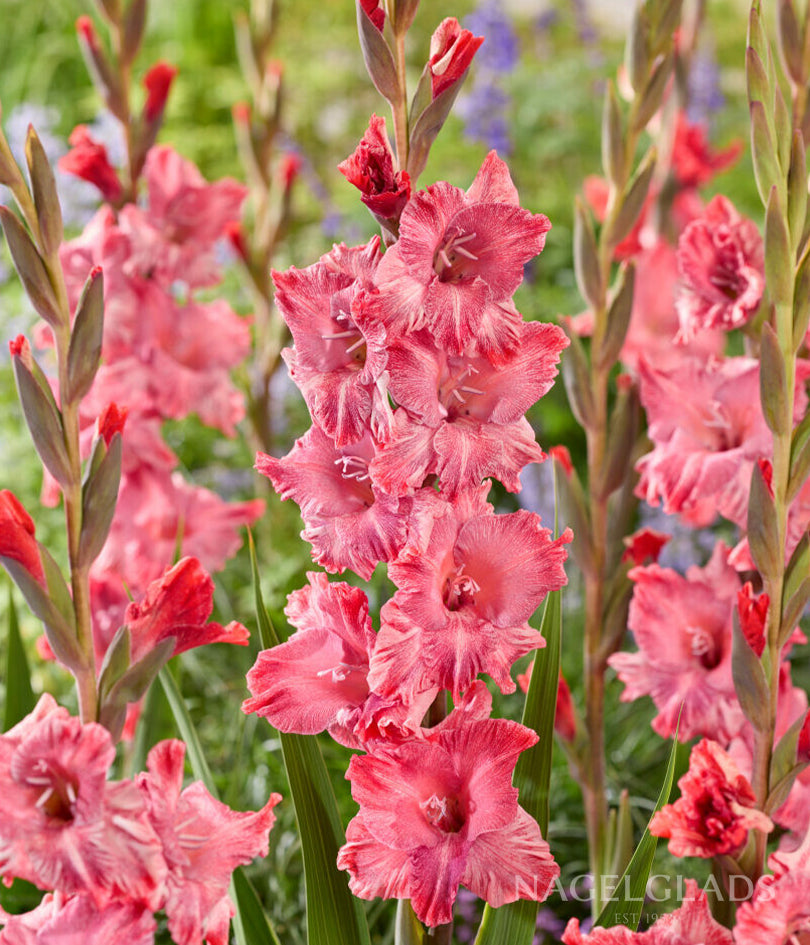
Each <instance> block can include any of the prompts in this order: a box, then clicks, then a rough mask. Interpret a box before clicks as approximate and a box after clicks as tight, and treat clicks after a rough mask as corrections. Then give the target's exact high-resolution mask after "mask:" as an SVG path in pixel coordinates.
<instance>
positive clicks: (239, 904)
mask: <svg viewBox="0 0 810 945" xmlns="http://www.w3.org/2000/svg"><path fill="white" fill-rule="evenodd" d="M158 679H159V680H160V684H161V686H163V691H164V692H165V693H166V698H167V699H168V702H169V705H170V706H171V709H172V713H173V714H174V720H175V722H176V723H177V728H178V729H179V731H180V735H181V737H182V739H183V741H184V742H185V743H186V756H187V757H188V760H189V764H190V765H191V770H192V772H193V774H194V777H195V778H197V779H198V780H199V781H202V782H203V784H204V785H205V786H206V788H207V789H208V792H209V793H210V794H211V796H212V797H215V798H217V799H219V794H218V792H217V788H216V785H215V784H214V777H213V775H212V774H211V769H210V768H209V767H208V762H207V761H206V760H205V755H204V754H203V750H202V745H201V744H200V739H199V736H198V735H197V731H196V729H195V728H194V723H193V722H192V721H191V716H190V715H189V714H188V707H187V706H186V702H185V699H183V696H182V694H181V692H180V690H179V689H178V687H177V683H176V682H175V681H174V677H173V676H172V674H171V673H170V672H169V668H168V667H167V666H164V667H163V669H161V670H160V672H159V673H158ZM229 891H230V895H231V899H233V901H234V903H235V905H236V915H235V916H234V919H233V925H234V932H235V933H236V941H237V943H238V945H279V941H278V938H277V937H276V934H275V932H274V931H273V927H272V925H271V923H270V920H269V919H268V917H267V915H266V913H265V912H264V910H263V908H262V904H261V902H260V901H259V898H258V896H257V895H256V890H255V889H254V888H253V885H252V884H251V883H250V881H249V880H248V878H247V877H246V876H245V875H244V874H243V873H242V870H241V868H237V869H236V870H235V871H234V874H233V878H232V879H231V884H230V890H229ZM243 910H244V911H243Z"/></svg>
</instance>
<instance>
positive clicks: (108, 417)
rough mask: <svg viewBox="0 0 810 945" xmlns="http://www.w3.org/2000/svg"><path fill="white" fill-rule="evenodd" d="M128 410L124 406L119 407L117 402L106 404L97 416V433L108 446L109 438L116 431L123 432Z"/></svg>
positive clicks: (110, 438)
mask: <svg viewBox="0 0 810 945" xmlns="http://www.w3.org/2000/svg"><path fill="white" fill-rule="evenodd" d="M128 413H129V410H128V409H127V408H126V407H119V406H118V404H108V405H107V406H106V407H105V408H104V410H102V412H101V414H100V415H99V418H98V435H99V436H100V437H101V438H102V439H103V440H104V443H105V444H106V445H107V446H109V445H110V440H112V438H113V437H114V436H115V434H116V433H123V432H124V424H125V423H126V419H127V414H128Z"/></svg>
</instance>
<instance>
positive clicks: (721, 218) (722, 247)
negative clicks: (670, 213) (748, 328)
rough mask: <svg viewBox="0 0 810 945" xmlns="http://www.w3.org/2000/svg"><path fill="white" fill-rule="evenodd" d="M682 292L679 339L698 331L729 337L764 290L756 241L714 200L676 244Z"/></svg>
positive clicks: (744, 223) (752, 231)
mask: <svg viewBox="0 0 810 945" xmlns="http://www.w3.org/2000/svg"><path fill="white" fill-rule="evenodd" d="M678 269H679V271H680V274H681V279H682V281H683V290H682V292H681V295H680V296H679V297H678V300H677V303H676V304H677V308H678V317H679V319H680V324H681V329H680V335H681V337H682V338H684V339H686V340H689V339H690V338H693V337H694V336H695V335H696V334H698V333H699V332H701V331H703V330H704V329H707V328H709V329H711V328H722V329H724V330H725V331H730V330H731V329H732V328H739V327H740V326H741V325H744V324H745V323H746V322H747V321H749V320H750V319H751V318H752V317H753V316H754V314H755V313H756V310H757V308H758V307H759V302H760V299H761V298H762V291H763V289H764V287H765V262H764V255H763V246H762V237H761V236H760V235H759V231H758V230H757V228H756V226H755V225H754V223H753V222H752V221H751V220H747V219H745V218H744V217H742V216H740V214H739V213H737V211H736V210H735V209H734V206H733V204H732V203H731V201H729V200H728V199H727V198H726V197H723V196H722V195H721V194H718V195H717V196H716V197H714V198H713V199H712V200H711V202H710V203H709V204H708V205H707V207H706V210H705V211H704V213H703V215H702V216H701V217H699V218H698V219H697V220H693V221H692V223H690V224H689V226H687V227H686V229H685V230H684V231H683V233H682V234H681V238H680V240H679V241H678Z"/></svg>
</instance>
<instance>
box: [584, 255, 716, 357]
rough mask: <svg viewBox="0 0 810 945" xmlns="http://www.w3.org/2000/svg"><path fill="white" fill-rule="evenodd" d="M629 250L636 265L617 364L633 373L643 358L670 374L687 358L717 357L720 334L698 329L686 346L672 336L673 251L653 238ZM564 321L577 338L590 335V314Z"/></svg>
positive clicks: (675, 315)
mask: <svg viewBox="0 0 810 945" xmlns="http://www.w3.org/2000/svg"><path fill="white" fill-rule="evenodd" d="M628 239H629V237H628ZM633 252H634V257H633V264H634V265H635V267H636V279H635V288H634V292H633V310H632V313H631V315H630V326H629V328H628V330H627V337H626V338H625V340H624V345H623V346H622V350H621V354H620V358H621V362H622V364H623V365H624V366H625V367H626V368H627V369H628V370H630V371H632V372H633V373H637V372H638V370H639V364H640V362H641V360H642V358H643V360H644V361H645V363H646V364H648V365H649V366H650V367H653V368H656V369H658V370H671V369H674V368H677V367H679V366H680V365H682V364H683V363H684V361H686V360H688V359H689V358H690V357H692V358H695V359H697V360H698V361H699V362H700V363H701V364H705V362H706V361H707V360H709V359H710V358H711V357H713V356H714V357H719V356H720V355H722V353H723V348H724V347H725V335H724V333H723V332H722V331H719V330H707V331H702V332H699V333H698V334H697V335H696V336H695V337H694V338H691V339H690V340H689V341H688V342H686V341H685V340H684V339H683V338H680V337H678V332H679V330H680V323H679V321H678V313H677V311H676V310H675V297H676V293H677V289H678V266H677V259H676V254H675V248H674V247H673V246H670V244H669V243H667V242H666V240H663V239H659V240H657V241H656V242H655V243H653V244H652V245H651V246H645V247H642V246H641V245H640V244H639V246H638V247H637V249H636V250H634V251H633ZM570 321H571V327H572V329H573V330H574V331H576V332H577V334H579V335H591V334H592V333H593V313H591V312H584V313H583V314H582V315H577V316H575V317H574V318H572V319H571V320H570ZM676 338H677V343H676Z"/></svg>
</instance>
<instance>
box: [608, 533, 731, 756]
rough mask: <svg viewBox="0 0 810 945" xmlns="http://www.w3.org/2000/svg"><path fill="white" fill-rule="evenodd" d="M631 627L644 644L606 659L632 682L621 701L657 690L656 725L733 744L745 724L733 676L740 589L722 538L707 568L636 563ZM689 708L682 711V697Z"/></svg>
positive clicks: (684, 736) (668, 732) (666, 734)
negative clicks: (677, 568) (682, 570)
mask: <svg viewBox="0 0 810 945" xmlns="http://www.w3.org/2000/svg"><path fill="white" fill-rule="evenodd" d="M629 577H630V578H631V580H633V581H634V582H635V589H634V591H633V599H632V601H631V602H630V614H629V618H628V626H629V627H630V629H631V630H632V631H633V635H634V637H635V641H636V644H637V646H638V651H637V652H635V653H616V654H614V655H613V656H611V657H610V659H609V660H608V662H609V664H610V665H611V666H612V667H613V668H614V669H615V670H616V672H617V673H618V676H619V679H621V681H622V682H623V683H624V684H625V686H626V688H625V690H624V693H623V694H622V700H623V701H625V702H630V701H632V700H633V699H638V698H639V697H640V696H652V699H653V702H654V703H655V706H656V708H657V709H658V715H657V716H656V717H655V719H654V720H653V723H652V725H653V728H654V729H655V731H656V732H658V734H659V735H661V736H662V738H670V737H671V736H672V735H673V734H674V732H675V725H676V722H677V720H678V713H679V711H680V712H681V715H680V727H679V729H678V738H679V739H680V740H681V741H688V740H689V739H690V738H694V737H696V736H698V735H706V736H709V737H711V738H716V739H718V740H720V741H722V742H724V743H726V744H727V743H728V742H729V741H730V740H731V738H732V737H733V736H734V735H735V734H736V732H737V731H738V730H739V729H740V727H741V726H742V724H743V723H744V717H743V715H742V713H741V711H740V708H739V704H738V702H737V696H736V693H735V691H734V683H733V681H732V678H731V634H732V614H733V608H734V605H735V604H736V601H737V592H738V591H739V589H740V582H739V578H738V577H737V574H736V572H735V571H734V569H733V568H732V567H731V566H730V565H729V564H728V549H727V548H726V546H725V545H724V544H723V543H722V542H720V543H719V544H718V545H717V546H716V548H715V550H714V553H713V554H712V557H711V560H710V561H709V563H708V564H707V565H706V567H705V568H698V567H691V568H689V570H688V571H687V572H686V577H682V576H681V575H680V574H678V573H677V572H675V571H672V570H671V569H669V568H662V567H660V566H659V565H657V564H651V565H649V566H648V567H646V568H633V570H632V571H630V574H629ZM682 703H683V710H682V711H681V704H682Z"/></svg>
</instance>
